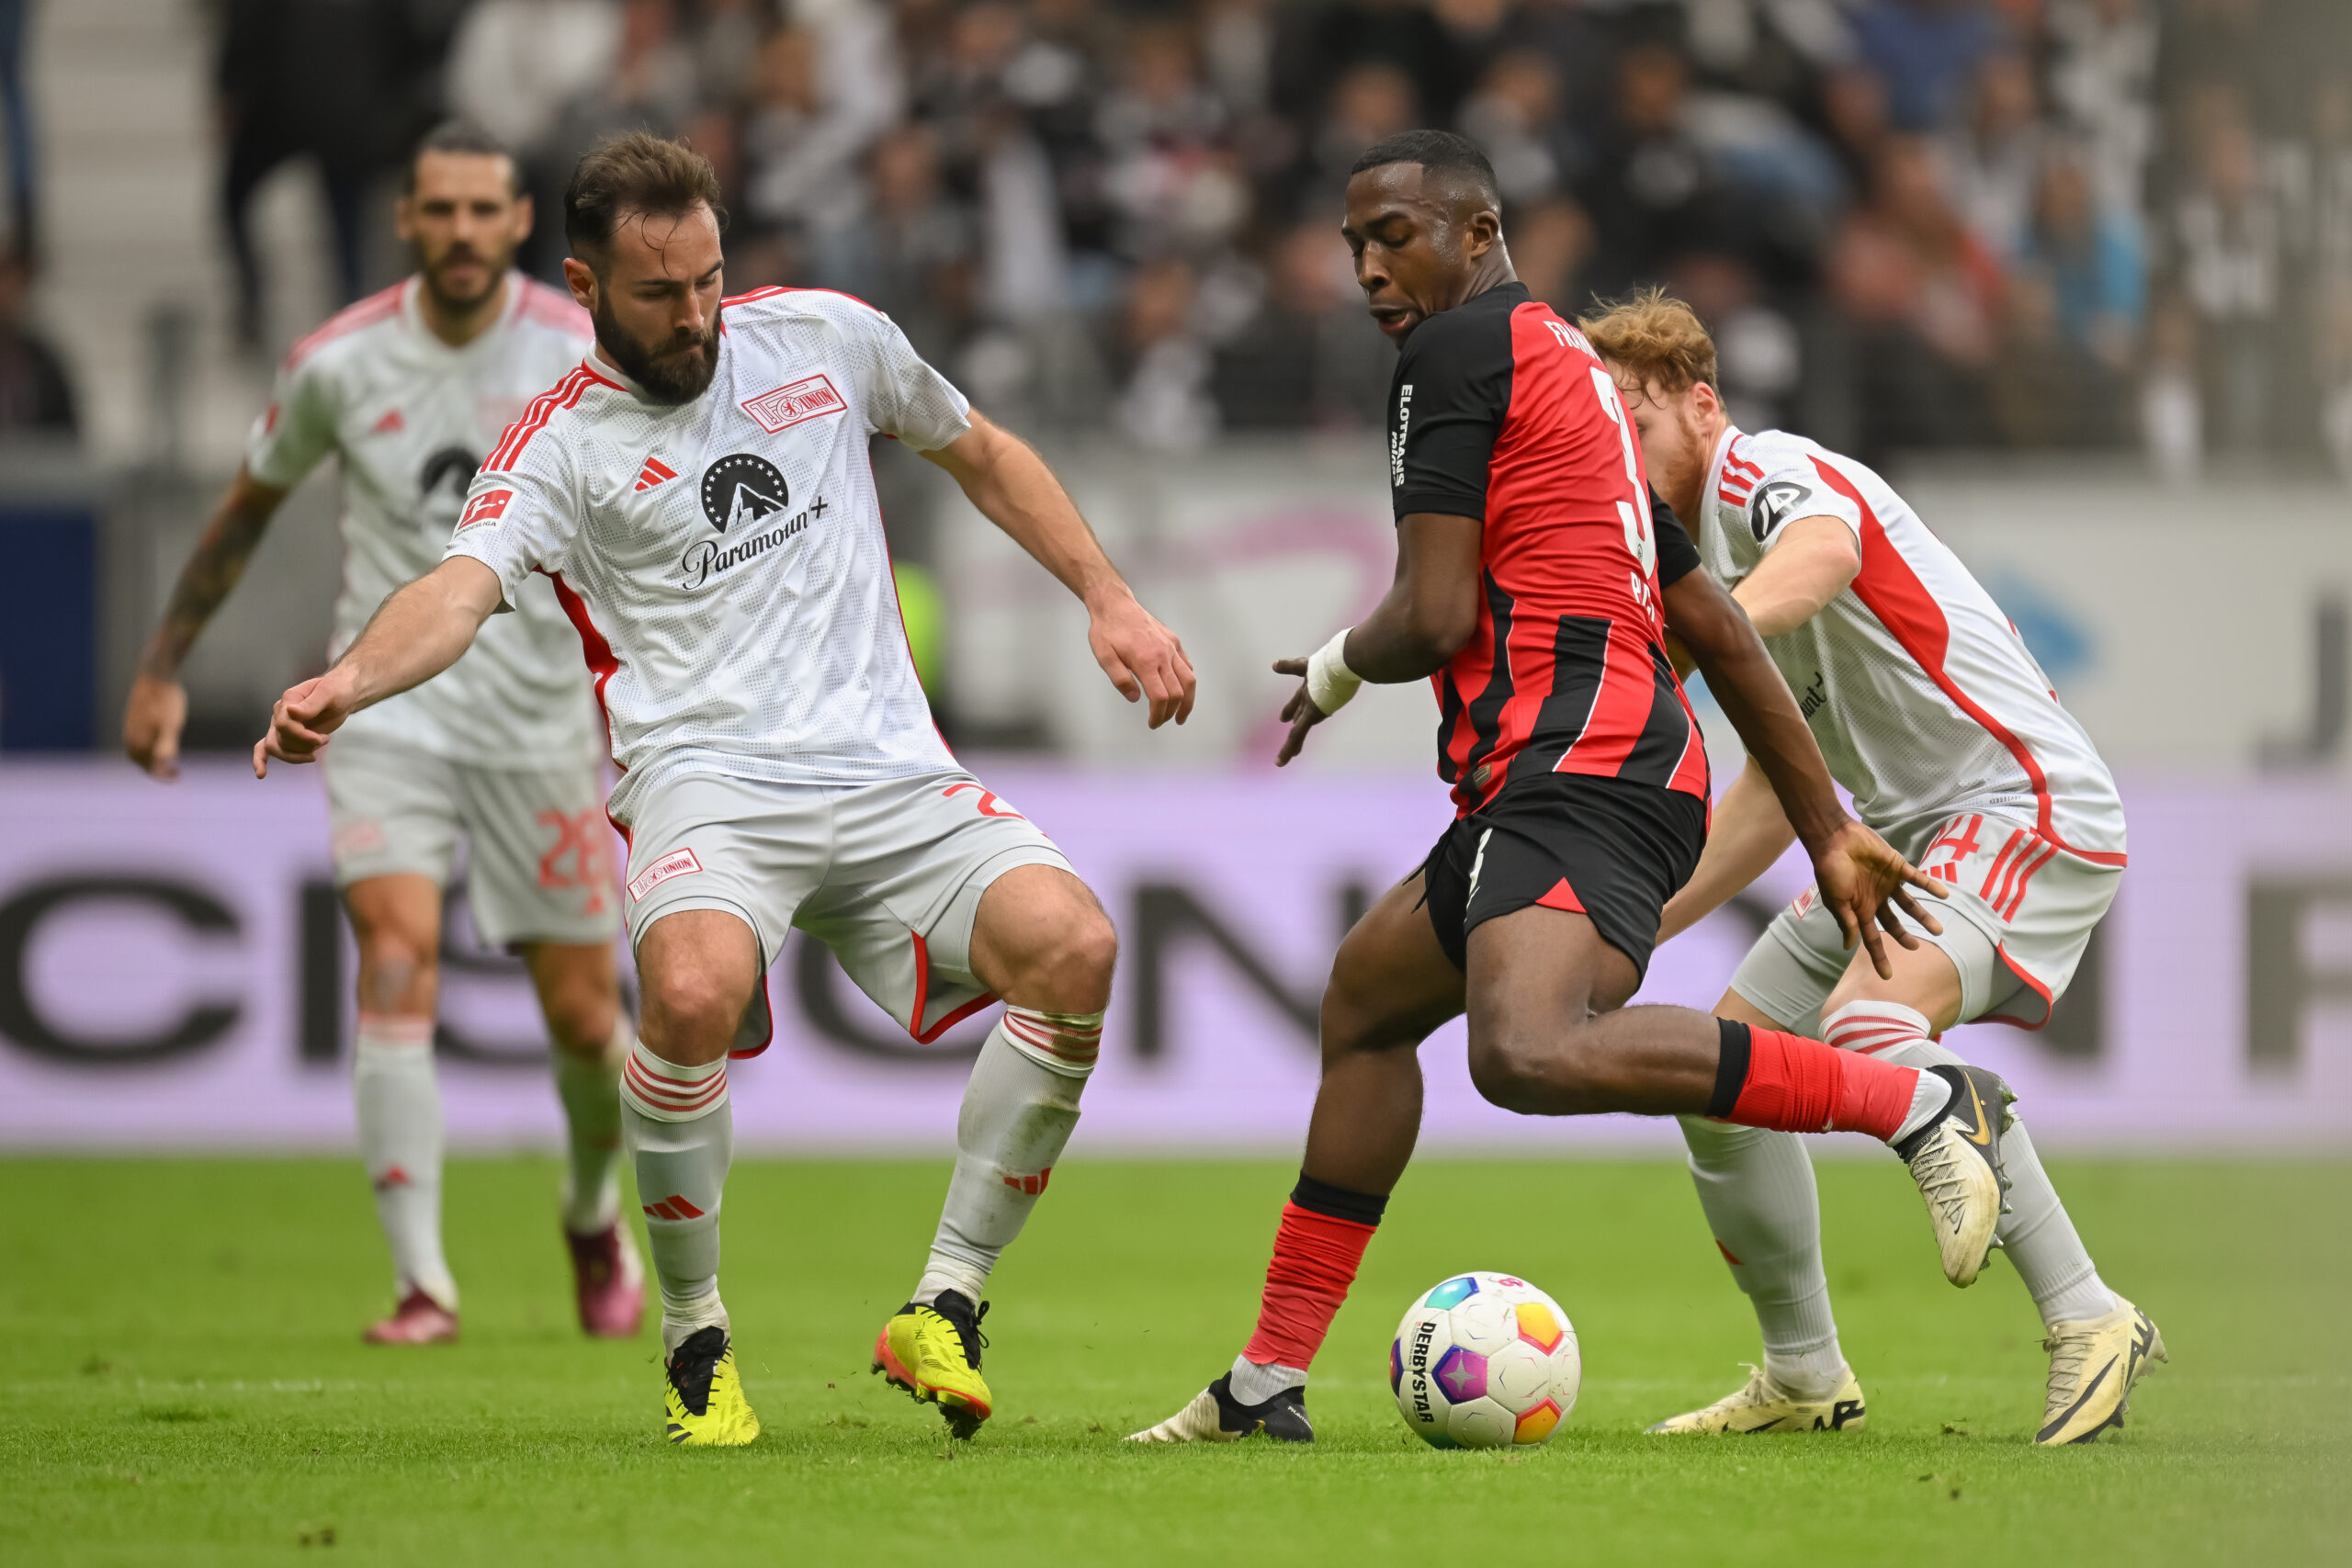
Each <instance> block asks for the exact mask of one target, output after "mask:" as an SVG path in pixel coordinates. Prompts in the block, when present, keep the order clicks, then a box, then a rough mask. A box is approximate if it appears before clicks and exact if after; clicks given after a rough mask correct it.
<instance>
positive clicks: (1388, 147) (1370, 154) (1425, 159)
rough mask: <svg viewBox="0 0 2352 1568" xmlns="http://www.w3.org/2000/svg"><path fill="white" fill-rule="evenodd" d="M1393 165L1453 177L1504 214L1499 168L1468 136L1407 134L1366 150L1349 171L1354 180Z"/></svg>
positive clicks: (1426, 132) (1427, 132) (1425, 132)
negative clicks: (1415, 166)
mask: <svg viewBox="0 0 2352 1568" xmlns="http://www.w3.org/2000/svg"><path fill="white" fill-rule="evenodd" d="M1386 164H1419V165H1420V166H1421V171H1422V173H1424V174H1427V175H1453V176H1455V177H1456V178H1458V179H1465V180H1468V181H1470V182H1471V183H1472V184H1474V185H1476V186H1477V187H1478V194H1479V195H1480V196H1481V197H1485V198H1486V202H1487V206H1489V207H1491V208H1493V209H1495V210H1496V211H1498V212H1499V211H1501V210H1502V205H1503V197H1502V190H1501V187H1500V186H1497V185H1496V184H1495V166H1494V164H1491V163H1489V162H1488V161H1487V154H1486V153H1485V152H1483V151H1481V150H1480V148H1479V146H1478V144H1477V143H1476V142H1475V141H1471V140H1470V139H1469V138H1468V137H1466V136H1456V135H1455V134H1454V133H1453V132H1452V131H1450V130H1406V131H1399V132H1398V133H1397V135H1395V136H1392V137H1390V138H1388V139H1387V140H1386V141H1375V142H1374V143H1373V144H1372V145H1371V146H1369V147H1367V148H1365V149H1364V150H1363V156H1361V157H1359V158H1358V159H1357V160H1356V162H1355V166H1354V167H1353V168H1351V169H1350V170H1349V171H1348V177H1349V178H1350V179H1353V178H1355V177H1356V176H1357V175H1360V174H1363V172H1364V171H1365V170H1366V169H1377V168H1381V167H1383V166H1385V165H1386Z"/></svg>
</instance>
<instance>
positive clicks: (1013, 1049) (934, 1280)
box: [914, 1007, 1103, 1305]
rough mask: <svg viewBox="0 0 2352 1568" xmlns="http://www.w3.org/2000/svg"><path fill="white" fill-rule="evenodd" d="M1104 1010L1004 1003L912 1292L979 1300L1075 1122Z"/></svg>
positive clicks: (922, 1298)
mask: <svg viewBox="0 0 2352 1568" xmlns="http://www.w3.org/2000/svg"><path fill="white" fill-rule="evenodd" d="M1102 1039H1103V1015H1102V1014H1101V1013H1099V1012H1095V1013H1052V1012H1037V1011H1035V1010H1031V1009H1028V1008H1017V1007H1007V1008H1006V1009H1005V1010H1004V1016H1003V1017H1002V1018H1000V1019H999V1020H997V1025H996V1027H995V1028H994V1029H991V1030H989V1037H988V1039H987V1040H986V1041H985V1042H983V1043H981V1046H980V1056H979V1060H978V1061H977V1062H974V1063H973V1064H972V1077H971V1081H970V1082H968V1083H967V1084H966V1085H965V1086H964V1108H963V1110H962V1111H960V1112H959V1113H958V1114H957V1116H956V1174H955V1176H954V1178H953V1179H950V1180H949V1182H948V1184H947V1202H946V1205H945V1207H944V1208H943V1209H942V1210H941V1211H940V1215H939V1231H938V1234H937V1235H935V1236H934V1237H933V1240H932V1244H931V1257H930V1258H929V1260H928V1261H927V1262H926V1263H925V1264H924V1265H923V1271H922V1280H920V1281H919V1282H918V1283H917V1284H916V1286H915V1293H914V1299H915V1300H916V1301H919V1302H928V1301H932V1300H933V1299H935V1298H936V1297H937V1296H938V1294H939V1292H942V1291H956V1292H961V1293H962V1294H963V1295H964V1297H965V1299H967V1301H970V1302H972V1303H974V1304H976V1305H977V1304H978V1302H979V1299H980V1292H982V1291H984V1290H986V1289H988V1283H989V1273H990V1272H991V1271H992V1270H993V1269H995V1268H996V1260H997V1259H998V1258H1000V1257H1001V1256H1003V1253H1004V1249H1005V1248H1006V1247H1009V1246H1011V1245H1012V1238H1013V1237H1015V1236H1017V1235H1020V1234H1021V1227H1022V1225H1023V1224H1025V1223H1027V1221H1028V1218H1029V1211H1030V1210H1032V1209H1034V1208H1035V1207H1036V1206H1037V1199H1038V1198H1039V1196H1040V1195H1042V1194H1043V1193H1044V1192H1045V1190H1046V1181H1047V1180H1048V1179H1050V1178H1051V1177H1052V1175H1053V1172H1054V1162H1055V1161H1056V1160H1058V1159H1059V1158H1061V1155H1062V1149H1063V1146H1064V1145H1067V1144H1068V1143H1069V1134H1070V1129H1071V1128H1073V1127H1075V1126H1077V1125H1078V1097H1079V1095H1080V1092H1081V1091H1082V1090H1083V1089H1085V1088H1086V1077H1087V1075H1088V1074H1089V1073H1091V1072H1092V1071H1093V1070H1094V1057H1095V1053H1096V1051H1097V1050H1098V1049H1099V1048H1100V1046H1101V1043H1102Z"/></svg>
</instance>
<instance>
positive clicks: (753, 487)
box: [678, 452, 831, 592]
mask: <svg viewBox="0 0 2352 1568" xmlns="http://www.w3.org/2000/svg"><path fill="white" fill-rule="evenodd" d="M791 502H792V490H791V487H790V486H788V485H786V483H785V481H784V475H783V473H782V472H780V471H779V470H778V469H777V468H776V466H775V464H774V463H771V462H769V461H768V460H767V459H766V458H765V457H761V456H760V455H759V454H757V453H755V452H732V453H729V455H728V456H726V457H721V458H719V459H718V461H717V462H715V463H713V464H711V466H710V467H709V468H707V469H705V470H704V471H703V476H702V514H703V518H704V520H705V521H706V522H707V523H708V524H709V525H711V526H712V527H713V528H716V529H717V530H718V533H719V535H720V536H721V537H720V538H716V539H699V540H696V541H695V543H694V544H692V545H689V546H688V547H686V553H685V554H684V556H682V557H680V558H679V561H678V584H679V586H680V587H682V588H684V589H685V590H686V591H687V592H694V591H695V590H696V589H698V588H701V587H703V586H704V585H705V584H707V583H708V582H709V581H711V579H713V578H715V577H721V576H724V575H725V574H726V573H727V572H729V571H730V570H733V569H734V568H736V567H738V566H741V565H742V564H743V563H744V562H745V561H747V560H750V559H752V558H754V557H757V556H763V555H765V554H767V553H768V552H769V551H770V550H773V549H775V548H777V547H779V546H782V545H784V544H786V543H787V542H789V541H790V540H792V539H793V538H795V537H797V536H798V535H800V534H802V533H804V532H806V531H807V529H808V527H809V525H810V524H811V523H814V522H818V521H820V520H821V519H822V518H823V517H824V515H825V513H827V512H828V511H830V510H831V507H830V505H829V504H828V503H827V502H826V500H825V498H824V497H823V496H821V495H820V496H818V497H817V498H816V499H815V500H814V501H811V502H809V504H808V505H806V506H804V507H802V508H801V509H800V510H799V511H797V512H790V511H788V510H787V509H788V508H789V507H790V505H791ZM730 535H731V536H732V537H731V539H730V538H729V536H730Z"/></svg>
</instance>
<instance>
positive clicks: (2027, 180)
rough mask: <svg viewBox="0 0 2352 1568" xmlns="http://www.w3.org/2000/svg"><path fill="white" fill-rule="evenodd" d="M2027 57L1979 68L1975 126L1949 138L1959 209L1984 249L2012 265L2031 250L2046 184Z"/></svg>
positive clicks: (2008, 56)
mask: <svg viewBox="0 0 2352 1568" xmlns="http://www.w3.org/2000/svg"><path fill="white" fill-rule="evenodd" d="M2039 107H2040V105H2039V104H2038V103H2037V102H2036V94H2035V91H2034V85H2033V68H2032V66H2030V64H2028V63H2027V62H2026V58H2025V56H2023V55H2021V54H2016V53H2012V52H2011V51H2007V50H2002V51H1998V52H1996V53H1993V54H1988V55H1986V56H1985V60H1984V62H1983V63H1982V64H1980V65H1978V66H1977V68H1976V80H1975V83H1974V85H1973V89H1972V91H1971V94H1970V103H1969V110H1968V118H1967V119H1966V121H1965V123H1964V124H1963V125H1962V128H1961V129H1959V130H1955V131H1953V132H1951V133H1950V134H1949V135H1947V136H1946V137H1944V138H1943V140H1942V143H1941V152H1942V154H1943V159H1944V166H1945V175H1946V178H1947V179H1948V181H1949V182H1950V186H1951V201H1952V205H1953V207H1955V208H1956V209H1958V210H1959V212H1960V216H1961V220H1962V222H1964V223H1966V224H1967V225H1968V229H1969V232H1970V233H1972V234H1973V235H1974V236H1975V239H1976V243H1978V244H1979V245H1982V246H1983V247H1984V248H1985V251H1986V252H1987V253H1988V254H1992V255H1995V256H1998V257H2001V258H2004V259H2007V258H2008V257H2013V256H2016V255H2018V254H2020V253H2021V252H2022V251H2023V250H2024V249H2025V243H2026V231H2027V228H2028V226H2029V224H2030V222H2031V221H2032V217H2033V201H2034V192H2035V190H2036V187H2037V186H2039V184H2040V183H2041V157H2042V145H2043V141H2044V138H2043V133H2042V129H2041V118H2040V115H2039V113H2038V110H2039Z"/></svg>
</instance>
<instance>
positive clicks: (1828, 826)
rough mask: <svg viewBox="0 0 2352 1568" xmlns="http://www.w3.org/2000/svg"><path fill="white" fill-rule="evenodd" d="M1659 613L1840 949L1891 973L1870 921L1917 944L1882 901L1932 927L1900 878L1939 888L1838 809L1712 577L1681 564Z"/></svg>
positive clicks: (1775, 674)
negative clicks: (1754, 780)
mask: <svg viewBox="0 0 2352 1568" xmlns="http://www.w3.org/2000/svg"><path fill="white" fill-rule="evenodd" d="M1666 619H1667V624H1668V626H1671V627H1672V628H1673V629H1674V634H1675V636H1677V637H1679V638H1681V640H1682V644H1683V646H1684V647H1685V648H1687V649H1690V651H1691V658H1692V659H1693V660H1696V661H1697V663H1698V666H1699V671H1700V673H1702V675H1704V676H1705V677H1706V678H1707V689H1708V690H1709V691H1710V692H1713V694H1714V695H1715V700H1716V701H1717V702H1718V703H1720V704H1722V705H1723V710H1724V716H1726V717H1728V718H1729V719H1730V720H1731V722H1732V727H1733V728H1736V729H1737V730H1738V731H1739V738H1740V739H1741V740H1743V741H1744V742H1746V743H1747V750H1748V755H1749V756H1751V757H1753V758H1754V759H1755V761H1756V765H1757V766H1758V768H1760V769H1761V770H1762V771H1763V773H1764V776H1765V777H1766V778H1767V779H1768V780H1770V783H1771V785H1772V793H1773V794H1774V795H1777V796H1778V797H1779V798H1780V802H1781V810H1782V811H1783V812H1784V813H1786V815H1787V818H1788V822H1789V826H1790V828H1791V829H1792V830H1793V831H1794V832H1795V834H1796V837H1797V840H1798V841H1799V842H1800V843H1802V844H1804V847H1805V853H1806V854H1807V855H1809V856H1810V857H1811V858H1812V860H1813V866H1814V874H1815V877H1816V878H1817V879H1818V882H1819V886H1820V889H1821V901H1822V902H1823V903H1824V904H1826V905H1827V906H1828V907H1829V909H1830V912H1831V913H1832V914H1834V915H1836V916H1837V917H1838V925H1839V926H1840V927H1841V928H1842V929H1843V930H1844V931H1845V933H1846V945H1847V947H1848V948H1849V949H1850V948H1851V947H1852V946H1853V945H1854V942H1855V940H1856V939H1857V938H1858V937H1859V938H1860V941H1861V942H1862V944H1863V945H1864V946H1866V947H1867V948H1869V949H1870V954H1871V964H1872V965H1873V966H1874V967H1875V968H1876V969H1877V970H1878V972H1879V975H1880V976H1882V977H1883V978H1892V977H1893V976H1894V966H1893V965H1892V964H1889V963H1888V961H1887V957H1886V950H1885V947H1884V946H1883V943H1882V942H1880V940H1879V934H1878V929H1877V928H1878V926H1883V927H1884V928H1885V929H1886V931H1887V932H1888V934H1889V935H1891V936H1893V937H1894V939H1895V941H1897V942H1901V943H1902V944H1903V945H1904V946H1905V947H1917V945H1918V939H1917V937H1915V936H1913V935H1911V934H1910V933H1909V932H1908V931H1905V930H1904V929H1903V924H1902V922H1901V921H1900V920H1898V919H1895V915H1894V908H1891V907H1890V904H1892V905H1893V906H1894V907H1899V908H1901V909H1902V910H1903V912H1904V913H1905V914H1907V915H1909V916H1910V917H1911V918H1912V919H1915V920H1917V921H1918V922H1919V923H1920V924H1921V925H1922V926H1925V927H1926V928H1927V929H1928V930H1929V931H1941V930H1942V929H1943V928H1942V927H1941V926H1940V925H1939V924H1937V923H1936V922H1935V921H1933V920H1931V919H1929V918H1928V914H1927V912H1926V911H1925V910H1923V909H1921V908H1919V905H1918V903H1917V900H1915V899H1914V898H1913V897H1911V895H1910V893H1909V891H1908V889H1907V888H1906V886H1905V884H1908V885H1910V886H1917V887H1923V888H1926V889H1928V891H1929V892H1931V893H1934V894H1935V895H1936V896H1937V897H1942V896H1943V887H1942V885H1941V884H1939V883H1938V882H1936V881H1935V880H1934V879H1933V878H1931V877H1928V875H1926V874H1924V873H1922V872H1920V871H1919V870H1918V869H1917V867H1915V866H1913V865H1912V864H1910V863H1908V862H1907V861H1905V859H1904V858H1903V857H1902V856H1901V855H1898V854H1896V853H1895V852H1894V849H1893V848H1891V847H1890V846H1889V845H1888V844H1887V842H1886V840H1883V839H1882V838H1880V837H1879V836H1878V835H1877V834H1876V833H1874V832H1872V831H1871V829H1868V828H1866V827H1864V826H1863V825H1862V824H1861V823H1860V822H1857V821H1855V820H1854V819H1853V818H1850V817H1849V816H1847V815H1846V809H1845V807H1842V806H1840V805H1838V795H1837V791H1836V790H1835V789H1834V788H1833V787H1832V786H1831V784H1830V782H1829V768H1828V765H1827V764H1826V763H1825V762H1824V761H1822V760H1821V748H1820V747H1819V746H1817V745H1815V743H1814V739H1813V732H1812V731H1811V730H1810V729H1808V728H1805V722H1804V715H1802V714H1801V713H1799V712H1798V711H1797V704H1796V699H1795V698H1794V697H1792V696H1791V695H1790V694H1789V687H1788V682H1785V681H1783V680H1781V672H1780V671H1779V670H1778V669H1776V668H1775V667H1774V666H1773V663H1772V660H1771V658H1770V655H1768V654H1767V653H1766V652H1765V651H1764V639H1763V638H1761V637H1758V636H1757V635H1756V628H1755V627H1754V626H1750V625H1749V624H1748V620H1747V614H1746V613H1745V612H1744V611H1742V610H1741V609H1740V607H1739V605H1738V604H1737V603H1736V601H1735V600H1733V598H1732V597H1731V595H1730V594H1728V593H1726V592H1724V591H1723V589H1722V587H1721V586H1720V585H1718V584H1717V583H1716V581H1715V580H1714V579H1713V578H1712V577H1709V576H1708V575H1707V574H1706V573H1705V572H1704V571H1691V572H1686V573H1684V574H1683V575H1682V576H1681V577H1679V578H1678V579H1676V580H1675V581H1673V582H1672V583H1670V584H1668V586H1667V589H1666ZM1873 921H1875V922H1876V925H1873V924H1872V922H1873Z"/></svg>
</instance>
